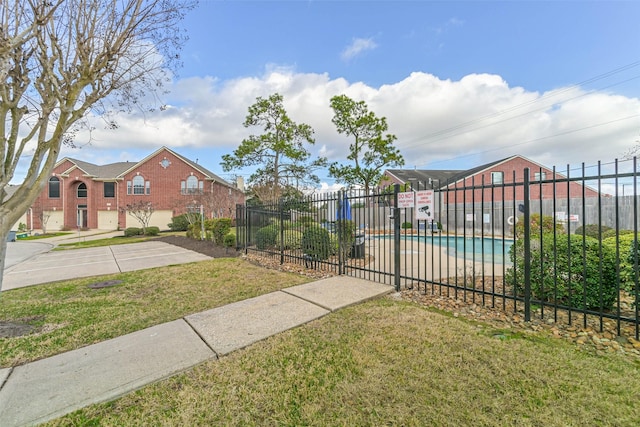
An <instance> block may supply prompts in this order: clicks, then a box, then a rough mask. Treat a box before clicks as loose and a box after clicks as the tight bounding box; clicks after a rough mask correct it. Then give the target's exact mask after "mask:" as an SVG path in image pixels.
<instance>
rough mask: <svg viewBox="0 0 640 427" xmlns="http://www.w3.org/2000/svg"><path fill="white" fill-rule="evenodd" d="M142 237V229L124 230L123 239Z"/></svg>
mask: <svg viewBox="0 0 640 427" xmlns="http://www.w3.org/2000/svg"><path fill="white" fill-rule="evenodd" d="M140 235H142V228H138V227H129V228H125V230H124V237H133V236H140Z"/></svg>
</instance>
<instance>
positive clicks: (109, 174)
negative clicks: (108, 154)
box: [56, 147, 236, 189]
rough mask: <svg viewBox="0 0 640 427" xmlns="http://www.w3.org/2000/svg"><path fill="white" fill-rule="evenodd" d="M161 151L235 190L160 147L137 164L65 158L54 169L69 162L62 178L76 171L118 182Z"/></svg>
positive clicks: (189, 161) (167, 149)
mask: <svg viewBox="0 0 640 427" xmlns="http://www.w3.org/2000/svg"><path fill="white" fill-rule="evenodd" d="M162 151H168V152H169V153H171V154H172V155H174V156H175V157H177V158H178V159H180V160H181V161H183V162H185V163H186V164H188V165H189V166H190V167H192V168H194V169H196V170H197V171H199V172H200V173H202V174H203V175H204V176H205V179H207V180H209V181H214V182H217V183H220V184H222V185H224V186H227V187H229V188H233V189H235V188H236V187H235V186H234V185H232V184H230V183H229V182H227V181H225V180H224V179H222V178H221V177H219V176H218V175H216V174H215V173H213V172H211V171H210V170H208V169H206V168H204V167H203V166H202V165H199V164H198V163H195V162H193V161H191V160H189V159H187V158H186V157H184V156H182V155H180V154H178V153H176V152H175V151H173V150H171V149H169V148H167V147H161V148H160V149H158V150H156V151H155V152H153V153H152V154H150V155H148V156H147V157H145V158H144V159H142V160H140V161H139V162H116V163H110V164H107V165H95V164H93V163H89V162H85V161H82V160H77V159H72V158H70V157H65V158H63V159H61V160H59V161H58V162H56V167H57V166H59V165H61V164H62V163H63V162H65V161H69V162H71V163H72V164H73V166H71V167H69V168H68V169H67V170H65V171H64V172H63V173H62V174H61V175H63V176H69V175H70V174H71V173H72V172H73V171H74V170H76V169H77V170H80V171H82V175H83V176H87V177H91V178H92V179H95V180H99V181H108V180H118V179H122V178H123V177H124V176H125V175H126V174H127V173H128V172H130V171H132V170H134V169H135V168H137V167H139V166H140V165H141V164H143V163H145V162H147V161H148V160H149V159H151V158H153V157H155V156H156V155H158V154H159V153H161V152H162Z"/></svg>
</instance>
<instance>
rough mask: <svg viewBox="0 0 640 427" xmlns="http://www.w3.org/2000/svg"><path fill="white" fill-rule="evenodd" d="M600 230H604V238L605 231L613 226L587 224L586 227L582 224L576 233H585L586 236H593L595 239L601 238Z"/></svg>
mask: <svg viewBox="0 0 640 427" xmlns="http://www.w3.org/2000/svg"><path fill="white" fill-rule="evenodd" d="M600 230H602V236H603V238H604V233H606V232H607V231H609V230H611V227H608V226H606V225H602V226H600V225H598V224H587V225H585V226H584V227H582V226H580V227H578V228H576V234H580V235H582V234H584V235H585V236H589V237H593V238H594V239H599V238H600Z"/></svg>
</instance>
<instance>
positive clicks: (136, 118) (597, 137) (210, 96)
mask: <svg viewBox="0 0 640 427" xmlns="http://www.w3.org/2000/svg"><path fill="white" fill-rule="evenodd" d="M274 92H279V93H280V94H282V95H283V97H284V104H285V108H286V109H287V112H288V113H289V115H290V117H291V118H292V120H294V121H295V122H298V123H307V124H309V125H311V126H312V127H313V129H314V130H315V135H314V136H315V139H316V144H315V146H314V147H312V152H313V154H314V155H323V156H327V157H328V158H329V161H338V162H342V161H345V158H346V156H347V153H348V147H349V144H350V143H351V140H350V139H349V138H347V137H345V136H343V135H340V134H338V133H337V132H336V130H335V126H334V125H333V124H332V123H331V118H332V117H333V111H332V110H331V108H330V106H329V101H330V99H331V97H332V96H335V95H339V94H342V93H345V94H347V95H348V96H350V97H352V98H354V99H356V100H364V101H365V102H366V103H367V105H368V106H369V108H370V110H371V111H373V112H375V114H376V115H377V116H379V117H386V118H387V122H388V124H389V132H390V133H393V134H395V135H396V136H397V137H398V140H397V142H396V145H397V146H398V148H399V149H400V150H401V152H402V154H403V155H404V158H405V161H406V166H405V167H407V168H411V167H414V166H416V167H418V168H432V169H464V168H468V167H472V166H476V165H480V164H483V163H486V162H490V161H493V160H497V159H500V158H504V157H507V156H511V155H513V154H521V155H524V156H526V157H529V158H531V159H532V160H534V161H537V162H539V163H541V164H544V165H547V166H553V165H557V166H559V167H566V165H567V164H577V163H579V162H585V163H587V165H589V164H594V163H596V162H597V161H598V160H602V161H604V162H607V161H610V160H612V159H613V158H616V157H622V156H623V155H624V154H625V153H626V152H627V151H628V149H629V148H631V147H632V146H634V145H636V144H637V143H636V141H637V140H638V134H639V128H640V99H638V98H629V97H625V96H621V95H617V94H612V93H604V92H595V93H588V92H585V91H584V90H582V89H581V88H558V89H556V90H555V91H550V92H547V93H538V92H532V91H527V90H526V88H521V87H510V86H509V84H508V82H506V81H504V79H502V78H501V77H500V76H497V75H489V74H471V75H468V76H465V77H464V78H462V79H461V80H459V81H452V80H441V79H439V78H437V77H435V76H433V75H431V74H426V73H412V74H411V75H410V76H408V77H407V78H405V79H404V80H402V81H399V82H397V83H393V84H388V85H383V86H381V87H379V88H376V87H371V86H367V85H365V84H363V83H360V82H355V83H350V82H348V81H346V80H344V79H342V78H337V79H331V78H330V77H329V76H328V75H327V74H311V73H296V72H295V71H294V70H292V69H285V68H277V69H276V68H274V69H271V70H270V71H268V72H266V73H265V74H264V75H263V76H259V77H245V78H238V79H235V80H229V81H218V80H216V79H215V78H210V77H203V78H190V79H184V80H180V81H178V82H176V84H175V87H174V88H173V91H172V93H171V95H170V97H169V98H170V99H168V101H169V104H170V105H171V107H170V108H169V109H167V110H166V111H162V112H159V111H158V112H154V113H149V114H146V115H145V116H143V115H141V114H132V115H122V116H119V117H118V124H119V126H120V127H119V129H117V130H115V131H111V130H105V129H104V124H103V123H101V122H100V121H95V126H96V130H95V131H94V132H93V134H92V137H93V142H92V146H91V147H92V149H96V150H98V151H101V152H102V151H103V150H112V151H115V152H131V151H132V150H136V149H137V150H140V151H141V152H144V153H146V154H149V153H151V152H153V151H154V150H155V149H157V148H159V147H160V146H162V145H167V146H169V147H171V148H174V149H176V150H177V151H178V152H180V149H181V148H183V149H187V148H188V149H189V150H207V151H206V154H203V155H202V156H201V157H200V161H201V162H202V163H203V164H204V166H205V167H208V168H209V169H211V170H212V171H214V172H220V166H219V163H220V157H219V156H220V154H218V153H230V152H231V151H233V150H234V149H235V148H237V146H238V145H239V143H240V142H241V141H242V139H243V138H246V137H247V136H248V135H250V134H251V133H260V132H261V129H258V128H249V129H247V128H245V127H244V126H243V122H244V120H245V117H246V114H247V109H248V107H249V106H250V105H251V104H253V103H254V102H255V100H256V97H258V96H262V97H266V96H269V95H270V94H272V93H274ZM89 152H90V150H83V152H81V153H80V154H78V153H73V154H67V153H63V155H72V156H75V157H78V158H83V159H86V160H88V161H92V160H91V158H90V157H89V158H87V157H86V156H88V155H89ZM203 152H204V151H203ZM214 152H215V155H214ZM146 154H145V155H146ZM111 157H112V158H113V160H112V161H118V160H119V154H117V153H114V154H112V155H111ZM142 157H143V156H137V160H139V159H141V158H142ZM132 160H136V158H134V159H132ZM321 175H322V174H321ZM324 175H325V176H326V174H324ZM327 182H329V184H327V186H328V187H329V186H330V187H331V188H333V184H332V183H331V180H329V181H327Z"/></svg>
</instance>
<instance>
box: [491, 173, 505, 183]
mask: <svg viewBox="0 0 640 427" xmlns="http://www.w3.org/2000/svg"><path fill="white" fill-rule="evenodd" d="M503 182H504V172H491V183H492V184H502V183H503Z"/></svg>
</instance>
